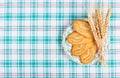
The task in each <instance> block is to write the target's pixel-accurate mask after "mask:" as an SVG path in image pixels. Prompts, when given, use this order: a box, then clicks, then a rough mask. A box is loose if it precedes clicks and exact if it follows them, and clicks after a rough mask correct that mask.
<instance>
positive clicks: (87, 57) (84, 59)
mask: <svg viewBox="0 0 120 78" xmlns="http://www.w3.org/2000/svg"><path fill="white" fill-rule="evenodd" d="M96 52H97V46H96V45H94V46H93V47H91V48H89V49H87V50H86V52H85V53H84V54H82V55H81V56H80V61H81V63H83V64H89V63H90V62H91V61H92V60H93V59H94V56H95V54H96Z"/></svg>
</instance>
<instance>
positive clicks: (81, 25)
mask: <svg viewBox="0 0 120 78" xmlns="http://www.w3.org/2000/svg"><path fill="white" fill-rule="evenodd" d="M72 27H73V29H74V30H75V31H76V32H78V33H79V34H81V35H83V36H84V37H87V38H93V35H92V32H91V28H90V25H89V23H88V22H86V21H84V20H75V21H74V22H73V24H72Z"/></svg>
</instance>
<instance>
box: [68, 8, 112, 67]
mask: <svg viewBox="0 0 120 78" xmlns="http://www.w3.org/2000/svg"><path fill="white" fill-rule="evenodd" d="M110 13H111V9H108V12H107V15H106V19H105V20H104V17H103V13H102V9H96V10H95V16H94V18H93V17H92V15H91V14H90V13H88V21H85V20H75V21H74V22H73V23H72V28H73V30H74V31H73V32H72V33H70V34H69V35H68V36H67V41H68V43H70V44H72V49H71V55H73V56H78V57H79V58H80V61H81V63H83V64H89V63H90V62H91V61H92V60H93V59H94V57H95V54H96V53H97V52H98V51H99V52H100V56H99V60H100V61H101V62H102V64H103V65H106V64H105V61H104V55H103V48H104V47H103V46H104V44H103V42H104V40H105V38H106V33H107V29H108V24H109V18H110Z"/></svg>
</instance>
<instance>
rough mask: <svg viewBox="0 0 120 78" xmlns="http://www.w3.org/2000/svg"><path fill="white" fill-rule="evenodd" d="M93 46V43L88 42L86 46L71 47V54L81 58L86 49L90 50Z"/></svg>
mask: <svg viewBox="0 0 120 78" xmlns="http://www.w3.org/2000/svg"><path fill="white" fill-rule="evenodd" d="M94 44H95V43H94V42H90V43H87V44H80V45H73V46H72V50H71V54H72V55H74V56H81V55H82V54H84V52H85V51H86V50H87V49H89V48H91V47H92V46H93V45H94Z"/></svg>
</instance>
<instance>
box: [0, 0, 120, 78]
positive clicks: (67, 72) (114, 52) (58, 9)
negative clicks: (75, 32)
mask: <svg viewBox="0 0 120 78" xmlns="http://www.w3.org/2000/svg"><path fill="white" fill-rule="evenodd" d="M97 4H103V8H104V9H106V8H108V6H109V7H111V8H112V15H111V22H110V26H109V34H110V49H109V52H108V53H106V56H105V59H106V62H107V63H108V66H107V67H102V66H100V65H98V66H92V65H88V66H81V65H78V64H76V63H74V62H72V61H70V60H69V59H68V57H67V56H66V55H65V54H64V51H63V47H62V46H61V41H62V34H63V31H64V29H65V28H66V26H67V25H69V24H71V23H72V21H73V20H75V19H84V18H87V10H88V9H87V8H91V9H94V8H95V5H97ZM98 7H99V6H98ZM119 8H120V1H119V0H109V1H108V0H104V1H103V0H102V1H101V2H100V1H99V0H0V78H17V77H18V78H50V77H51V78H63V77H65V78H77V77H78V78H80V77H82V78H89V77H91V78H100V77H104V78H114V77H120V62H119V60H120V53H119V52H120V34H119V33H120V32H119V31H120V23H119V20H120V10H119ZM91 11H92V10H91Z"/></svg>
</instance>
